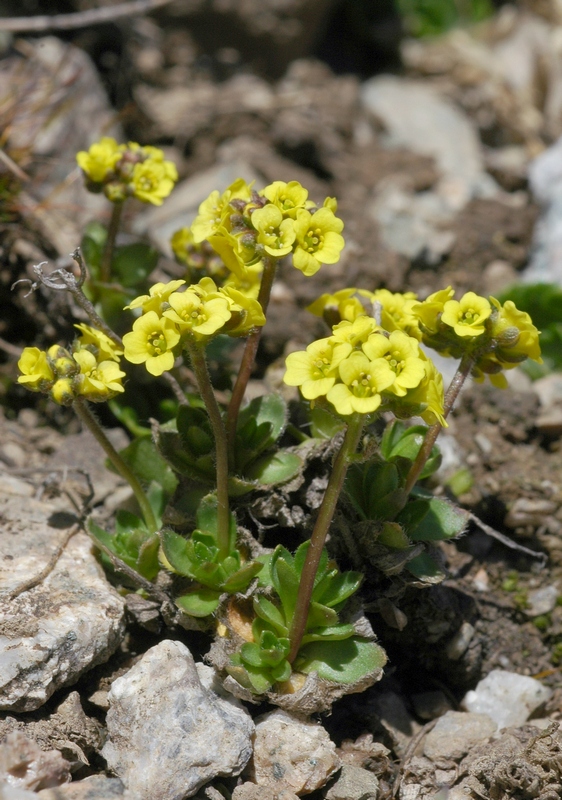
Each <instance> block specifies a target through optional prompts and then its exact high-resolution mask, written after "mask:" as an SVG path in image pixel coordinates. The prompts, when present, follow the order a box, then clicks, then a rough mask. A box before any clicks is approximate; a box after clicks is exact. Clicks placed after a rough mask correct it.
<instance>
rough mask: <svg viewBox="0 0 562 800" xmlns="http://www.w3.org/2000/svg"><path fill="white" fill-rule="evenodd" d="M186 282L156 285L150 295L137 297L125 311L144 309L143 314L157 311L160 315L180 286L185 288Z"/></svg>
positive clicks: (151, 289)
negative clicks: (169, 298)
mask: <svg viewBox="0 0 562 800" xmlns="http://www.w3.org/2000/svg"><path fill="white" fill-rule="evenodd" d="M184 283H185V281H180V280H178V281H169V282H168V283H155V284H154V286H151V287H150V289H149V290H148V292H149V293H148V294H142V295H140V297H135V299H134V300H132V301H131V302H130V303H129V305H128V306H125V309H124V310H127V309H129V308H130V309H134V308H142V310H143V313H145V314H146V312H147V311H155V312H156V313H157V314H159V313H160V312H161V310H162V306H163V305H164V303H166V302H167V301H168V297H169V296H170V295H171V294H172V292H175V291H176V290H177V289H179V288H180V286H183V284H184Z"/></svg>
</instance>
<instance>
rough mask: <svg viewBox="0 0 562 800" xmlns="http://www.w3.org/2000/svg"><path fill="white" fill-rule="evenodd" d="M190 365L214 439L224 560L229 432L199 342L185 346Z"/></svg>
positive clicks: (227, 538)
mask: <svg viewBox="0 0 562 800" xmlns="http://www.w3.org/2000/svg"><path fill="white" fill-rule="evenodd" d="M186 348H187V351H188V353H189V357H190V359H191V366H192V368H193V372H194V374H195V379H196V381H197V387H198V389H199V393H200V395H201V399H202V400H203V402H204V403H205V408H206V409H207V414H208V415H209V421H210V423H211V427H212V429H213V436H214V438H215V461H216V464H215V466H216V470H217V545H218V548H219V555H220V558H221V559H225V558H226V557H227V556H228V554H229V552H230V513H229V504H228V447H227V443H226V429H225V427H224V422H223V419H222V415H221V411H220V408H219V404H218V403H217V398H216V397H215V392H214V390H213V385H212V383H211V376H210V375H209V370H208V367H207V361H206V359H205V349H204V347H203V346H202V345H199V344H197V343H196V342H188V343H187V345H186Z"/></svg>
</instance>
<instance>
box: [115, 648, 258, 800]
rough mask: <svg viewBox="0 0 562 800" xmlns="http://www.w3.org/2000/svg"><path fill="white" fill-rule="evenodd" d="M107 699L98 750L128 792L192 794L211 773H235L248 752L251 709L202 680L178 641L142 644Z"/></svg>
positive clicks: (168, 797)
mask: <svg viewBox="0 0 562 800" xmlns="http://www.w3.org/2000/svg"><path fill="white" fill-rule="evenodd" d="M109 703H110V709H109V712H108V714H107V729H108V736H109V738H108V741H107V742H106V744H105V745H104V747H103V750H102V754H103V756H104V757H105V759H106V760H107V763H108V766H109V768H110V769H111V770H112V771H113V772H114V773H116V774H117V776H118V777H119V778H120V779H121V780H122V781H123V783H124V784H125V787H126V788H127V791H128V792H129V793H130V794H131V796H132V797H142V798H143V800H172V798H178V797H190V796H191V795H193V794H195V792H196V791H197V790H198V789H199V788H200V787H201V786H203V785H204V784H205V783H207V782H208V781H210V780H211V779H212V778H215V777H217V776H227V775H238V774H240V772H241V771H242V770H243V768H244V766H245V765H246V763H247V761H248V759H249V758H250V756H251V752H252V745H251V736H252V733H253V730H254V726H253V723H252V720H251V718H250V716H249V714H248V713H247V711H245V710H242V709H241V708H239V707H236V706H235V705H233V703H231V702H229V701H227V700H224V699H222V698H221V697H219V696H217V695H216V694H215V693H214V692H212V691H210V690H208V689H206V688H205V687H204V686H203V685H202V683H201V681H200V679H199V676H198V672H197V669H196V666H195V662H194V661H193V658H192V656H191V653H190V652H189V650H188V649H187V647H186V646H185V645H183V644H181V643H180V642H173V641H170V640H165V641H163V642H160V644H158V645H156V646H155V647H152V648H151V649H150V650H148V651H147V652H146V653H145V654H144V655H143V657H142V658H141V659H140V661H138V662H137V664H135V666H134V667H133V668H132V669H130V670H129V672H127V673H126V674H125V675H124V676H123V677H121V678H118V679H117V680H115V681H114V682H113V684H112V686H111V690H110V692H109ZM139 764H142V769H139Z"/></svg>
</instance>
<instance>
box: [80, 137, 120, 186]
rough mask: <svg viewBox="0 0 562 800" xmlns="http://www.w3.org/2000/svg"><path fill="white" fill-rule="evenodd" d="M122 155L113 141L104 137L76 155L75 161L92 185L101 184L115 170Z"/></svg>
mask: <svg viewBox="0 0 562 800" xmlns="http://www.w3.org/2000/svg"><path fill="white" fill-rule="evenodd" d="M122 155H123V153H122V151H121V150H120V149H119V146H118V144H117V142H116V141H115V139H112V138H111V137H110V136H104V137H103V138H102V139H100V141H99V142H96V143H95V144H93V145H92V146H91V147H90V149H89V150H81V151H80V152H79V153H77V154H76V161H77V162H78V166H79V167H80V169H81V170H83V172H84V173H85V174H86V176H87V177H88V178H89V179H90V180H91V181H92V183H103V182H104V180H105V179H106V178H107V176H108V175H109V174H110V173H112V172H113V171H114V170H115V166H116V164H117V162H118V161H119V160H120V159H121V157H122Z"/></svg>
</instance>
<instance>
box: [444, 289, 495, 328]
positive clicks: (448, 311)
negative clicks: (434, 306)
mask: <svg viewBox="0 0 562 800" xmlns="http://www.w3.org/2000/svg"><path fill="white" fill-rule="evenodd" d="M491 313H492V306H491V305H490V303H489V302H488V300H486V298H485V297H480V296H479V295H477V294H475V293H474V292H467V293H466V294H464V295H463V296H462V297H461V299H460V300H447V302H446V303H445V304H444V306H443V313H442V314H441V322H442V323H443V324H444V325H449V326H450V327H451V328H453V330H454V331H455V333H456V334H457V336H480V334H482V333H484V331H485V327H484V322H485V321H486V320H487V319H488V317H489V316H490V314H491Z"/></svg>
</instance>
